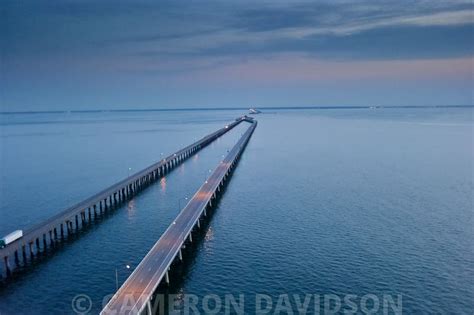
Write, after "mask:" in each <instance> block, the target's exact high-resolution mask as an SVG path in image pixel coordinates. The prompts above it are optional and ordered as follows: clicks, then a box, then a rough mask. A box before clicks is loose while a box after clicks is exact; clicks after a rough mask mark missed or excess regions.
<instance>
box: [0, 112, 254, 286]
mask: <svg viewBox="0 0 474 315" xmlns="http://www.w3.org/2000/svg"><path fill="white" fill-rule="evenodd" d="M249 119H250V118H247V117H245V116H243V117H239V118H237V119H236V120H235V121H233V122H231V123H229V124H228V125H226V126H225V127H223V128H221V129H219V130H217V131H215V132H213V133H211V134H209V135H207V136H205V137H204V138H202V139H200V140H198V141H196V142H195V143H193V144H191V145H189V146H187V147H185V148H183V149H181V150H179V151H177V152H175V153H173V154H171V155H169V156H167V157H166V158H164V159H162V160H160V161H159V162H157V163H155V164H153V165H151V166H149V167H147V168H145V169H143V170H141V171H139V172H137V173H135V174H133V175H131V176H129V177H127V178H126V179H124V180H122V181H120V182H118V183H116V184H114V185H112V186H110V187H108V188H106V189H104V190H102V191H101V192H99V193H97V194H95V195H93V196H92V197H90V198H87V199H86V200H84V201H81V202H79V203H78V204H76V205H74V206H72V207H69V208H67V209H65V210H63V211H61V212H60V213H58V214H57V215H55V216H53V217H51V218H49V219H48V220H46V221H44V222H42V223H40V224H38V225H36V226H34V227H33V228H31V229H28V230H26V231H24V234H23V237H22V238H20V239H18V240H16V241H14V242H12V243H10V244H8V245H7V246H6V247H4V248H1V249H0V257H1V258H3V260H4V268H3V269H4V272H0V279H1V277H2V275H3V273H4V274H6V275H7V276H9V275H10V274H11V269H12V266H11V263H12V262H11V261H10V260H11V259H12V260H14V263H15V265H16V266H18V265H19V264H20V260H21V261H22V263H23V265H26V264H27V262H28V260H33V259H34V257H35V255H37V254H39V253H40V252H42V251H46V250H47V248H54V245H55V243H56V242H59V241H60V240H61V239H62V238H64V237H66V236H67V235H69V234H72V233H74V232H75V231H77V230H79V229H80V228H82V227H84V226H86V225H87V224H88V222H90V221H91V220H93V219H95V218H96V217H97V216H98V213H100V214H102V212H103V211H107V210H108V209H110V208H111V207H116V206H118V205H120V204H121V203H123V202H124V201H126V200H128V199H131V198H132V197H133V196H134V195H136V194H137V193H138V192H139V191H141V190H142V189H144V188H145V187H147V186H148V185H149V184H151V183H152V182H154V181H156V180H157V179H159V178H161V177H162V176H163V175H164V174H166V173H168V172H169V171H170V170H171V169H173V168H174V167H175V166H177V165H178V164H180V163H181V162H183V161H184V160H186V159H187V158H189V157H190V156H192V155H193V154H194V153H196V152H197V151H199V150H200V149H202V148H204V147H205V146H207V145H208V144H210V143H211V142H213V141H214V140H215V139H217V138H219V137H220V136H222V135H224V134H225V133H226V132H228V131H229V130H231V129H232V128H234V127H235V126H237V125H238V124H240V123H241V122H242V121H245V120H249ZM74 223H75V224H74Z"/></svg>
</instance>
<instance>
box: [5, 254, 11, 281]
mask: <svg viewBox="0 0 474 315" xmlns="http://www.w3.org/2000/svg"><path fill="white" fill-rule="evenodd" d="M3 260H4V262H5V273H6V275H7V277H8V276H10V274H11V271H10V262H9V261H8V256H5V257H4V258H3Z"/></svg>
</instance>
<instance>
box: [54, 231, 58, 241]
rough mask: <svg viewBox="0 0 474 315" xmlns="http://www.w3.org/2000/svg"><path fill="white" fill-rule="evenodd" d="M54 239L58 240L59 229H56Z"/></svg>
mask: <svg viewBox="0 0 474 315" xmlns="http://www.w3.org/2000/svg"><path fill="white" fill-rule="evenodd" d="M54 239H55V240H57V239H58V229H57V228H54Z"/></svg>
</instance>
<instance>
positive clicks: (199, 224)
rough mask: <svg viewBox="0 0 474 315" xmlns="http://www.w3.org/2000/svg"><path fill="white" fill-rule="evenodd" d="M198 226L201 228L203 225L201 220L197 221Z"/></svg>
mask: <svg viewBox="0 0 474 315" xmlns="http://www.w3.org/2000/svg"><path fill="white" fill-rule="evenodd" d="M197 225H198V228H201V223H200V220H199V219H198V220H197Z"/></svg>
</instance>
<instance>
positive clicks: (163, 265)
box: [100, 118, 257, 315]
mask: <svg viewBox="0 0 474 315" xmlns="http://www.w3.org/2000/svg"><path fill="white" fill-rule="evenodd" d="M243 120H245V121H247V122H249V123H250V124H251V125H250V127H249V128H248V129H247V131H246V132H245V133H244V134H243V135H242V137H241V138H240V139H239V141H238V142H237V143H236V144H235V146H234V147H233V148H232V149H231V150H230V151H229V153H228V155H227V156H226V157H225V158H224V159H223V160H222V161H221V162H220V163H219V165H218V166H217V168H216V169H215V170H214V172H213V173H212V174H211V176H210V177H209V178H208V179H207V180H206V181H205V182H204V184H203V185H202V186H201V187H200V188H199V189H198V191H197V192H196V193H195V194H194V196H193V197H192V198H191V199H190V200H189V202H188V204H187V205H186V206H185V207H184V208H183V209H182V210H181V212H180V213H179V214H178V216H177V217H176V219H175V220H174V221H173V222H172V223H171V225H170V226H169V227H168V228H167V230H166V231H165V232H164V233H163V234H162V236H161V237H160V239H159V240H158V241H157V242H156V243H155V245H154V246H153V247H152V248H151V250H150V251H149V252H148V253H147V255H146V256H145V257H144V258H143V260H142V261H141V262H140V264H139V265H138V266H137V268H136V269H135V270H134V271H133V273H132V274H131V275H130V277H129V278H128V279H127V280H126V281H125V283H124V284H123V285H122V286H121V287H120V289H119V290H118V291H117V292H116V293H115V295H114V296H113V297H112V299H111V300H110V301H109V303H108V304H107V305H106V306H105V307H104V309H103V310H102V312H101V313H100V314H101V315H112V314H142V313H143V314H145V313H146V314H152V306H151V300H152V297H153V293H154V292H155V290H156V288H157V287H158V285H159V284H160V283H161V281H162V280H163V278H164V279H165V281H166V282H167V283H168V284H169V274H168V272H169V270H170V267H171V264H172V263H173V261H175V259H176V258H177V257H179V259H180V260H183V256H182V248H183V246H184V245H185V243H186V242H192V231H193V229H195V227H196V226H197V227H198V228H200V220H201V219H202V218H203V216H206V215H207V211H206V210H207V208H208V207H210V206H212V201H213V200H214V199H215V198H216V197H217V195H218V193H219V192H220V191H221V187H222V186H223V185H224V184H225V182H226V180H227V179H228V176H229V175H230V174H231V172H232V171H233V169H234V167H235V165H236V163H237V161H238V159H239V157H240V155H241V154H242V152H243V150H244V149H245V146H246V145H247V143H248V141H249V139H250V137H251V136H252V133H253V132H254V130H255V128H256V127H257V121H255V120H253V119H251V118H244V119H243Z"/></svg>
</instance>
